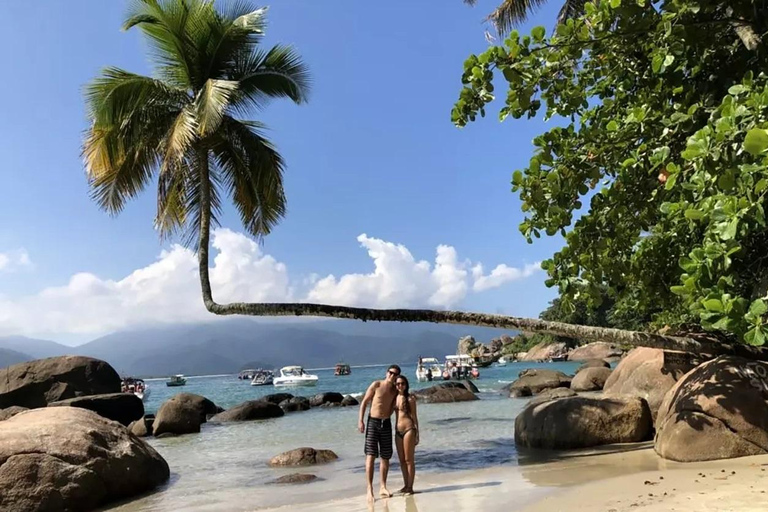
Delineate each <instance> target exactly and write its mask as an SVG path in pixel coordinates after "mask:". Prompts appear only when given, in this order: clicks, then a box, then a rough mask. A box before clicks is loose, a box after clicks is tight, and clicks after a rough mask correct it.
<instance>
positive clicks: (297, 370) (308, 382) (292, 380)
mask: <svg viewBox="0 0 768 512" xmlns="http://www.w3.org/2000/svg"><path fill="white" fill-rule="evenodd" d="M272 384H274V385H275V386H314V385H316V384H317V375H312V374H311V373H307V372H305V371H304V368H302V367H301V366H284V367H283V368H280V376H279V377H275V378H274V379H273V380H272Z"/></svg>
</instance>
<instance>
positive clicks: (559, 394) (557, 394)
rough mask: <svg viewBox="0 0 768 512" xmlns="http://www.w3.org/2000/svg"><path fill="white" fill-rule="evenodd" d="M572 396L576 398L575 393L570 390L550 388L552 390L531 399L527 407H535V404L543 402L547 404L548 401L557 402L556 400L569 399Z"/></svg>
mask: <svg viewBox="0 0 768 512" xmlns="http://www.w3.org/2000/svg"><path fill="white" fill-rule="evenodd" d="M572 396H576V392H575V391H573V390H572V389H570V388H552V389H545V390H544V391H542V392H541V393H539V394H538V395H536V396H535V397H533V398H532V399H531V400H530V401H529V402H528V405H529V406H530V405H536V404H543V403H544V402H549V401H550V400H557V399H558V398H569V397H572Z"/></svg>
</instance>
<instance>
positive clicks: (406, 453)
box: [358, 364, 419, 501]
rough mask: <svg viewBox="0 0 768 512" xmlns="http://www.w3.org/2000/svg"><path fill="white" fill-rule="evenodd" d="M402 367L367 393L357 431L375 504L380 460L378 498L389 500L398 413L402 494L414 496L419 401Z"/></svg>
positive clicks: (390, 370)
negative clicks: (375, 468)
mask: <svg viewBox="0 0 768 512" xmlns="http://www.w3.org/2000/svg"><path fill="white" fill-rule="evenodd" d="M400 373H401V372H400V367H399V366H397V365H396V364H393V365H392V366H390V367H389V368H388V369H387V375H386V377H385V378H384V379H383V380H377V381H374V382H373V383H372V384H371V385H370V386H369V387H368V390H367V391H366V392H365V397H363V401H362V402H361V403H360V417H359V422H358V428H359V429H360V433H365V476H366V478H367V479H368V501H373V500H374V499H375V498H374V495H373V465H374V462H375V461H376V459H377V458H379V457H381V462H380V463H379V472H380V473H381V488H380V489H379V496H380V497H382V498H389V497H391V496H392V493H391V492H389V490H388V489H387V474H388V473H389V459H390V458H392V421H391V420H390V417H391V416H392V413H393V412H394V413H395V427H396V430H395V437H396V440H395V443H396V445H397V457H398V459H399V460H400V468H401V469H402V471H403V482H404V484H405V485H404V486H403V488H402V489H400V492H401V493H403V494H413V480H414V478H415V476H416V465H415V463H414V460H413V456H414V453H415V451H416V445H417V444H419V419H418V416H417V415H416V398H415V397H414V396H413V395H411V394H410V392H409V391H410V389H409V385H408V379H406V378H405V376H403V375H401V374H400ZM368 404H370V405H371V412H370V414H369V415H368V420H367V421H366V422H365V423H364V422H363V418H364V417H365V410H366V409H367V408H368Z"/></svg>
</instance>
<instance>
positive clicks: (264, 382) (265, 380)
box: [251, 370, 275, 386]
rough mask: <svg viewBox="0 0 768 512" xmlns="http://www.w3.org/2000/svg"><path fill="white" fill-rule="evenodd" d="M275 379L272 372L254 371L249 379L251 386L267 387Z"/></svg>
mask: <svg viewBox="0 0 768 512" xmlns="http://www.w3.org/2000/svg"><path fill="white" fill-rule="evenodd" d="M274 379H275V372H273V371H272V370H256V373H254V375H253V379H251V386H269V385H271V384H272V382H273V381H274Z"/></svg>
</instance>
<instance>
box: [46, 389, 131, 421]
mask: <svg viewBox="0 0 768 512" xmlns="http://www.w3.org/2000/svg"><path fill="white" fill-rule="evenodd" d="M48 407H80V408H81V409H88V410H89V411H93V412H95V413H96V414H98V415H99V416H102V417H104V418H107V419H108V420H114V421H117V422H118V423H122V424H123V425H126V426H127V425H130V423H131V422H132V421H135V420H137V419H139V418H141V417H143V416H144V403H143V402H142V401H141V398H139V397H137V396H136V395H134V394H132V393H110V394H108V395H91V396H82V397H78V398H70V399H68V400H59V401H58V402H51V403H50V404H48Z"/></svg>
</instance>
